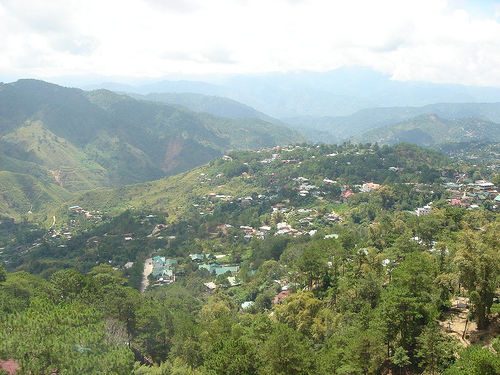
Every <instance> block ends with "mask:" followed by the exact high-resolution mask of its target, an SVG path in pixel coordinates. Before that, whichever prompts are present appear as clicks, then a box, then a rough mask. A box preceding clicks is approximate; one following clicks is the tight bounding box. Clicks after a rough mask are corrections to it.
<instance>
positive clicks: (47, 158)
mask: <svg viewBox="0 0 500 375" xmlns="http://www.w3.org/2000/svg"><path fill="white" fill-rule="evenodd" d="M1 140H2V141H3V142H6V143H10V144H11V145H13V146H15V147H17V148H18V149H20V150H21V151H22V152H25V153H27V154H29V155H30V159H31V160H30V161H31V162H33V163H35V164H38V165H39V166H41V167H43V168H44V169H46V170H47V171H49V172H50V174H51V175H52V176H53V179H54V180H55V182H57V183H58V184H59V185H60V186H61V187H64V188H65V189H68V190H70V191H76V190H86V189H92V188H94V187H96V186H110V182H109V180H108V179H107V178H106V170H105V169H104V168H102V167H101V166H100V165H99V164H97V163H96V162H94V161H92V160H90V159H89V157H88V156H87V155H86V154H85V153H84V152H82V151H81V150H80V149H79V148H77V147H76V146H74V145H73V144H71V143H70V142H68V141H67V140H65V139H64V138H61V137H58V136H56V135H55V134H54V133H52V132H51V131H49V130H48V129H46V128H45V127H44V126H43V123H42V122H41V121H33V122H27V123H26V124H25V126H22V127H19V128H17V129H16V130H15V131H14V132H11V133H9V134H7V135H5V136H3V137H2V138H1Z"/></svg>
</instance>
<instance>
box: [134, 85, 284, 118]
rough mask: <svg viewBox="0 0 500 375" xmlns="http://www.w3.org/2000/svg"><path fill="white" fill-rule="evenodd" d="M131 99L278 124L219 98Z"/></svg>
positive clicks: (163, 96)
mask: <svg viewBox="0 0 500 375" xmlns="http://www.w3.org/2000/svg"><path fill="white" fill-rule="evenodd" d="M129 95H130V96H131V97H133V98H136V99H141V100H150V101H155V102H160V103H166V104H172V105H180V106H183V107H185V108H187V109H190V110H191V111H195V112H205V113H209V114H211V115H214V116H219V117H227V118H232V119H242V118H258V119H261V120H264V121H269V122H272V123H274V124H277V123H280V121H279V120H277V119H274V118H272V117H270V116H268V115H266V114H265V113H262V112H259V111H257V110H256V109H254V108H252V107H250V106H248V105H246V104H243V103H240V102H237V101H236V100H232V99H228V98H224V97H221V96H213V95H203V94H194V93H182V92H181V93H153V94H148V95H140V94H133V93H132V94H129Z"/></svg>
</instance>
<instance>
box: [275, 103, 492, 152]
mask: <svg viewBox="0 0 500 375" xmlns="http://www.w3.org/2000/svg"><path fill="white" fill-rule="evenodd" d="M431 114H434V115H436V116H439V117H441V118H443V119H448V120H453V119H459V118H471V117H476V118H481V119H484V120H488V121H492V122H497V123H500V103H436V104H429V105H425V106H422V107H381V108H367V109H362V110H360V111H357V112H355V113H353V114H352V115H349V116H337V117H329V116H324V117H314V116H301V117H293V118H285V119H283V121H285V122H286V123H287V124H289V126H290V127H292V128H294V129H297V130H298V131H300V132H302V133H303V134H305V135H306V136H307V137H309V139H311V140H312V141H315V142H331V143H339V142H343V141H346V140H348V139H350V138H352V137H357V136H359V135H360V134H362V133H364V132H367V131H369V130H371V129H375V128H381V127H384V126H388V125H393V124H399V123H401V122H403V121H407V120H411V119H412V118H414V117H418V116H421V115H431Z"/></svg>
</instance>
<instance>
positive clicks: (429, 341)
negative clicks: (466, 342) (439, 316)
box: [417, 323, 456, 375]
mask: <svg viewBox="0 0 500 375" xmlns="http://www.w3.org/2000/svg"><path fill="white" fill-rule="evenodd" d="M417 343H418V349H417V357H419V358H420V359H421V363H420V366H421V367H423V368H424V369H425V370H426V371H428V372H430V373H431V375H434V374H436V373H441V372H442V371H443V370H444V369H446V368H447V367H448V366H449V365H450V364H451V363H452V362H453V361H454V359H455V355H454V352H455V346H456V345H454V342H453V341H452V340H451V339H450V338H449V337H445V336H443V335H442V334H441V332H440V327H439V325H438V324H437V323H431V324H429V325H427V327H425V329H424V330H423V332H422V334H421V335H420V336H419V337H418V338H417Z"/></svg>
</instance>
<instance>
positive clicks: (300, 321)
mask: <svg viewBox="0 0 500 375" xmlns="http://www.w3.org/2000/svg"><path fill="white" fill-rule="evenodd" d="M322 307H323V302H322V301H320V300H319V299H317V298H315V297H314V295H313V294H312V293H310V292H309V293H305V292H298V293H295V294H292V295H291V296H290V297H288V298H287V299H286V300H285V302H284V303H283V304H281V305H278V306H276V307H275V310H274V314H275V316H276V319H277V320H278V322H280V323H285V324H287V325H288V326H289V327H290V328H293V329H294V330H296V331H298V332H300V333H302V334H304V335H305V336H306V337H314V338H315V339H316V340H317V341H320V339H323V336H324V333H325V332H324V331H325V326H324V322H323V319H322V317H321V311H322Z"/></svg>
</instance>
